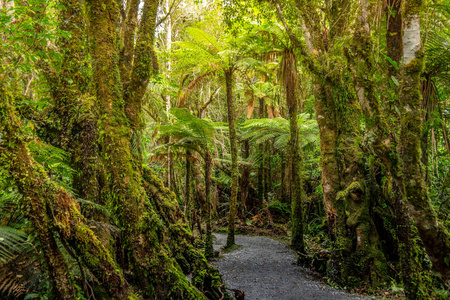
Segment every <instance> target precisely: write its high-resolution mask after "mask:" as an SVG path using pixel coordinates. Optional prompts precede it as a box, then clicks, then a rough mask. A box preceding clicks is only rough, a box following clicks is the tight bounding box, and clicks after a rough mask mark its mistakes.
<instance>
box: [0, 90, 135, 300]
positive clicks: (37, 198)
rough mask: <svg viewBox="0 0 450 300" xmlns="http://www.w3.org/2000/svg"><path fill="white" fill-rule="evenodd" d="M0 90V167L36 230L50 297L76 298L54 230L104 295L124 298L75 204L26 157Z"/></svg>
mask: <svg viewBox="0 0 450 300" xmlns="http://www.w3.org/2000/svg"><path fill="white" fill-rule="evenodd" d="M1 89H2V90H1V93H0V94H1V96H2V98H3V99H2V101H1V102H0V104H1V106H0V111H1V113H2V116H1V118H0V119H1V122H0V131H1V132H2V133H4V136H3V137H4V138H5V139H4V140H3V142H4V143H5V145H0V147H2V148H3V146H5V150H6V151H3V152H2V157H1V158H0V164H1V165H2V167H4V168H5V169H6V170H8V171H9V172H10V173H11V175H13V177H14V178H15V182H16V184H17V186H18V188H19V191H20V192H21V193H22V194H23V200H22V201H23V205H24V206H25V207H27V212H26V215H27V216H28V217H29V218H30V219H31V221H32V224H33V227H34V228H35V229H36V230H37V234H38V237H39V240H40V242H41V246H42V248H43V255H44V258H45V261H46V263H47V268H48V270H49V273H50V278H51V280H52V282H53V290H54V292H55V296H56V298H57V299H76V297H77V296H76V289H75V286H74V285H73V282H72V279H71V278H69V271H68V267H67V262H66V261H65V260H64V258H63V256H62V254H61V252H60V250H59V248H58V246H57V244H56V240H55V237H54V234H55V232H58V233H59V234H60V235H61V236H62V237H63V238H64V239H65V240H66V241H68V242H69V245H70V246H71V247H72V248H73V249H75V251H76V253H77V255H79V256H80V257H81V259H82V261H83V263H84V265H85V266H87V267H88V268H89V269H90V270H91V271H92V273H93V274H94V275H95V277H96V278H98V279H99V280H100V283H101V284H102V285H103V286H104V287H105V289H106V290H107V291H108V292H109V294H110V296H112V297H115V298H118V299H123V298H126V297H127V295H128V294H129V293H130V290H129V286H128V283H126V281H125V279H124V278H123V275H122V271H121V270H120V268H119V267H118V266H117V265H116V263H115V262H114V260H113V258H112V255H111V254H110V253H109V251H108V250H107V249H106V248H105V247H104V246H103V245H102V244H101V242H100V241H99V240H98V238H97V237H96V236H95V235H94V233H93V232H92V230H91V229H90V228H89V226H88V225H87V224H86V222H85V219H84V217H83V216H82V215H81V213H80V211H79V205H78V204H77V202H76V201H75V200H74V199H73V198H72V197H71V196H70V195H69V194H68V193H67V192H66V191H64V190H63V189H62V188H60V187H59V186H58V185H56V184H55V183H54V182H52V181H51V179H50V178H49V176H48V174H47V173H46V171H45V170H44V168H43V167H42V166H41V165H39V164H38V163H36V162H35V161H34V160H33V159H32V158H31V157H30V156H29V154H28V150H27V148H26V146H25V142H24V137H25V135H24V134H23V132H22V131H21V128H20V120H19V119H18V118H17V117H16V114H15V111H14V108H13V107H12V106H11V104H10V100H9V99H8V96H7V95H6V93H5V91H4V90H3V87H1ZM6 145H7V146H6Z"/></svg>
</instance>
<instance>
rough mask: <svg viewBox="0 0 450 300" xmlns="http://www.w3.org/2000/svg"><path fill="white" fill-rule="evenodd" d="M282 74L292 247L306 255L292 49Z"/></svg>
mask: <svg viewBox="0 0 450 300" xmlns="http://www.w3.org/2000/svg"><path fill="white" fill-rule="evenodd" d="M281 74H282V76H283V84H284V88H285V91H286V103H287V107H288V111H289V133H290V140H289V156H290V163H291V182H290V188H291V223H292V225H291V232H292V234H291V247H292V248H293V249H295V250H296V251H297V252H299V253H304V251H305V244H304V240H303V227H304V224H303V203H304V200H305V199H304V198H305V192H304V190H303V178H302V160H303V158H302V156H301V154H300V141H299V132H298V99H297V85H298V75H297V59H296V57H295V54H294V52H293V50H292V49H286V50H284V53H283V58H282V61H281Z"/></svg>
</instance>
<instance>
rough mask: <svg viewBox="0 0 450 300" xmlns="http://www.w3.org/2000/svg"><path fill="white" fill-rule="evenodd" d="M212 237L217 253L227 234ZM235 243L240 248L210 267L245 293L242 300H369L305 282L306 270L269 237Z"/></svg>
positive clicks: (307, 280) (238, 239)
mask: <svg viewBox="0 0 450 300" xmlns="http://www.w3.org/2000/svg"><path fill="white" fill-rule="evenodd" d="M214 235H215V236H216V238H215V241H214V248H215V249H216V250H219V249H220V248H221V247H222V246H223V245H224V244H225V242H226V235H225V234H214ZM236 244H238V245H241V246H242V247H241V248H239V249H237V250H234V251H232V252H230V253H227V254H225V257H223V258H220V259H219V260H218V261H217V262H215V263H214V264H213V265H214V266H215V267H217V268H218V269H219V271H220V273H221V274H222V278H223V280H224V282H225V284H226V285H227V286H228V287H229V288H232V289H238V290H242V291H244V292H245V300H271V299H282V300H308V299H321V300H328V299H329V300H347V299H371V298H370V297H369V298H366V297H360V296H355V295H350V294H346V293H344V292H342V291H338V290H335V289H333V288H331V287H330V286H327V285H324V284H321V283H319V282H317V281H313V280H310V279H308V278H307V276H308V271H307V270H306V269H304V268H302V267H299V266H297V265H295V261H296V259H295V255H294V253H293V252H292V251H291V250H289V249H288V248H286V246H285V245H283V244H282V243H280V242H278V241H275V240H273V239H271V238H268V237H261V236H242V235H237V236H236Z"/></svg>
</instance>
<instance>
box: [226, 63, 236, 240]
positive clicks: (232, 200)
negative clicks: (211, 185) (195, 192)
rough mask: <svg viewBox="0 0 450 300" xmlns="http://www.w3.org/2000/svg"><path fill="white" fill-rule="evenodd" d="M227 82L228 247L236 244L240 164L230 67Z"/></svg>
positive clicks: (227, 72)
mask: <svg viewBox="0 0 450 300" xmlns="http://www.w3.org/2000/svg"><path fill="white" fill-rule="evenodd" d="M224 73H225V84H226V89H227V112H228V126H229V133H230V148H231V180H232V181H231V197H230V211H229V212H228V236H227V244H226V247H231V246H233V245H234V244H235V241H234V222H235V218H236V202H237V195H238V188H239V166H238V148H237V136H236V127H235V124H234V105H233V69H232V68H228V69H226V70H224Z"/></svg>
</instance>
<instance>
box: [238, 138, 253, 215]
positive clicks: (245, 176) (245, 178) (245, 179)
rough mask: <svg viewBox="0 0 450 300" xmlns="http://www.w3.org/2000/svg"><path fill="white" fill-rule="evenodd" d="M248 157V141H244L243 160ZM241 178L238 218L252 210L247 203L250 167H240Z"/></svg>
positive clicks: (250, 205) (250, 204)
mask: <svg viewBox="0 0 450 300" xmlns="http://www.w3.org/2000/svg"><path fill="white" fill-rule="evenodd" d="M249 156H250V143H249V141H248V140H244V158H245V159H248V157H249ZM242 169H243V170H242V178H241V182H240V185H241V195H240V198H241V201H240V202H241V203H240V206H241V207H240V212H239V214H240V217H241V218H244V216H245V213H246V212H248V211H251V210H252V209H253V207H252V203H249V201H248V199H249V197H248V190H249V187H250V171H251V166H248V165H244V166H243V167H242Z"/></svg>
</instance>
